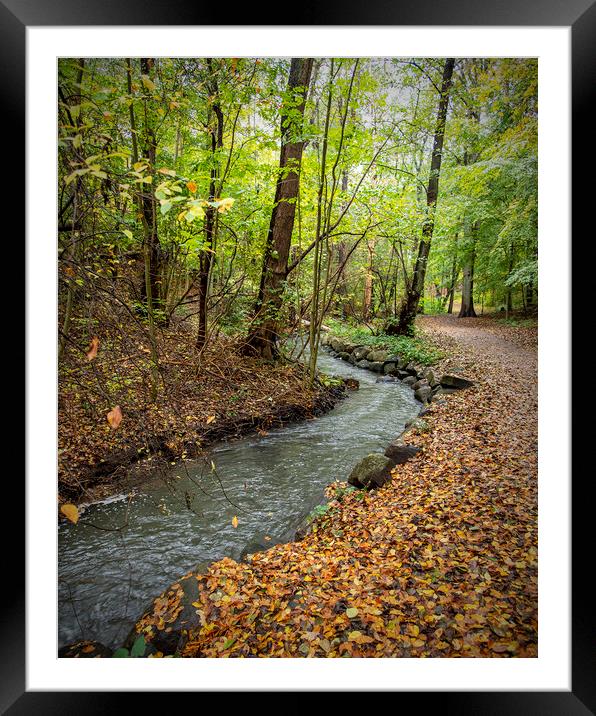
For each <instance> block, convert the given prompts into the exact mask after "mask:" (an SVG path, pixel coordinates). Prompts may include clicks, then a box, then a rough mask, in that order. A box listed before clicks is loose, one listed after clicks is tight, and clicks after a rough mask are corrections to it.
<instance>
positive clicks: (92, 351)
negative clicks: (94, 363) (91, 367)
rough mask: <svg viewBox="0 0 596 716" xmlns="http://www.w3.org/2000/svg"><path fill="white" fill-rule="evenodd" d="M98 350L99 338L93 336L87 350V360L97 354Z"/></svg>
mask: <svg viewBox="0 0 596 716" xmlns="http://www.w3.org/2000/svg"><path fill="white" fill-rule="evenodd" d="M98 350H99V338H98V337H97V336H93V338H92V339H91V343H90V344H89V350H88V351H87V360H93V359H94V358H95V357H96V356H97V351H98Z"/></svg>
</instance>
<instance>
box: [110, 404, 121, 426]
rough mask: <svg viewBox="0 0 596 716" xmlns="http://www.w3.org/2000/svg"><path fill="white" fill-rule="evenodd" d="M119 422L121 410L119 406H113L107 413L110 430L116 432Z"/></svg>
mask: <svg viewBox="0 0 596 716" xmlns="http://www.w3.org/2000/svg"><path fill="white" fill-rule="evenodd" d="M121 422H122V410H121V409H120V406H119V405H115V406H114V407H113V408H112V409H111V410H110V412H109V413H108V423H109V424H110V427H111V428H112V430H116V428H117V427H118V426H119V425H120V423H121Z"/></svg>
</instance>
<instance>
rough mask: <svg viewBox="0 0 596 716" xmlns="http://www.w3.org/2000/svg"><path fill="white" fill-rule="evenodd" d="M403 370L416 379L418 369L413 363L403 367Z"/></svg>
mask: <svg viewBox="0 0 596 716" xmlns="http://www.w3.org/2000/svg"><path fill="white" fill-rule="evenodd" d="M404 370H405V371H406V373H407V374H408V375H413V376H414V377H415V378H418V369H417V368H416V366H415V365H414V364H413V363H408V365H407V366H405V367H404Z"/></svg>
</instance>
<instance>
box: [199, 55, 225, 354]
mask: <svg viewBox="0 0 596 716" xmlns="http://www.w3.org/2000/svg"><path fill="white" fill-rule="evenodd" d="M207 66H208V68H209V74H210V76H211V79H210V82H209V85H208V86H209V95H210V101H211V107H210V110H209V113H210V114H211V113H212V114H213V116H214V117H215V126H213V127H212V128H211V157H212V165H211V174H210V181H209V200H210V201H213V200H214V199H216V198H217V195H218V193H219V192H220V191H221V186H220V180H219V164H218V161H217V153H218V151H219V150H220V149H221V148H222V147H223V125H224V116H223V112H222V109H221V105H220V102H219V86H218V83H217V79H216V78H215V74H214V69H213V62H212V60H211V59H210V58H209V59H208V60H207ZM209 125H211V122H209ZM216 235H217V209H215V207H213V206H208V207H207V208H206V210H205V249H204V250H202V251H201V254H200V256H199V277H198V288H199V329H198V331H197V348H198V349H199V350H201V349H202V348H203V347H204V345H205V343H206V341H207V299H208V298H209V278H210V275H211V267H212V265H213V249H214V246H215V238H216Z"/></svg>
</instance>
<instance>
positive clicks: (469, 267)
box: [458, 221, 478, 318]
mask: <svg viewBox="0 0 596 716" xmlns="http://www.w3.org/2000/svg"><path fill="white" fill-rule="evenodd" d="M464 232H465V233H466V232H467V226H464ZM477 234H478V222H477V221H475V222H474V223H473V224H472V226H471V228H470V245H469V247H468V249H467V252H466V256H465V259H464V266H463V283H462V292H461V308H460V309H459V314H458V318H476V311H475V310H474V263H475V261H476V237H477ZM464 238H467V237H464Z"/></svg>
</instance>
